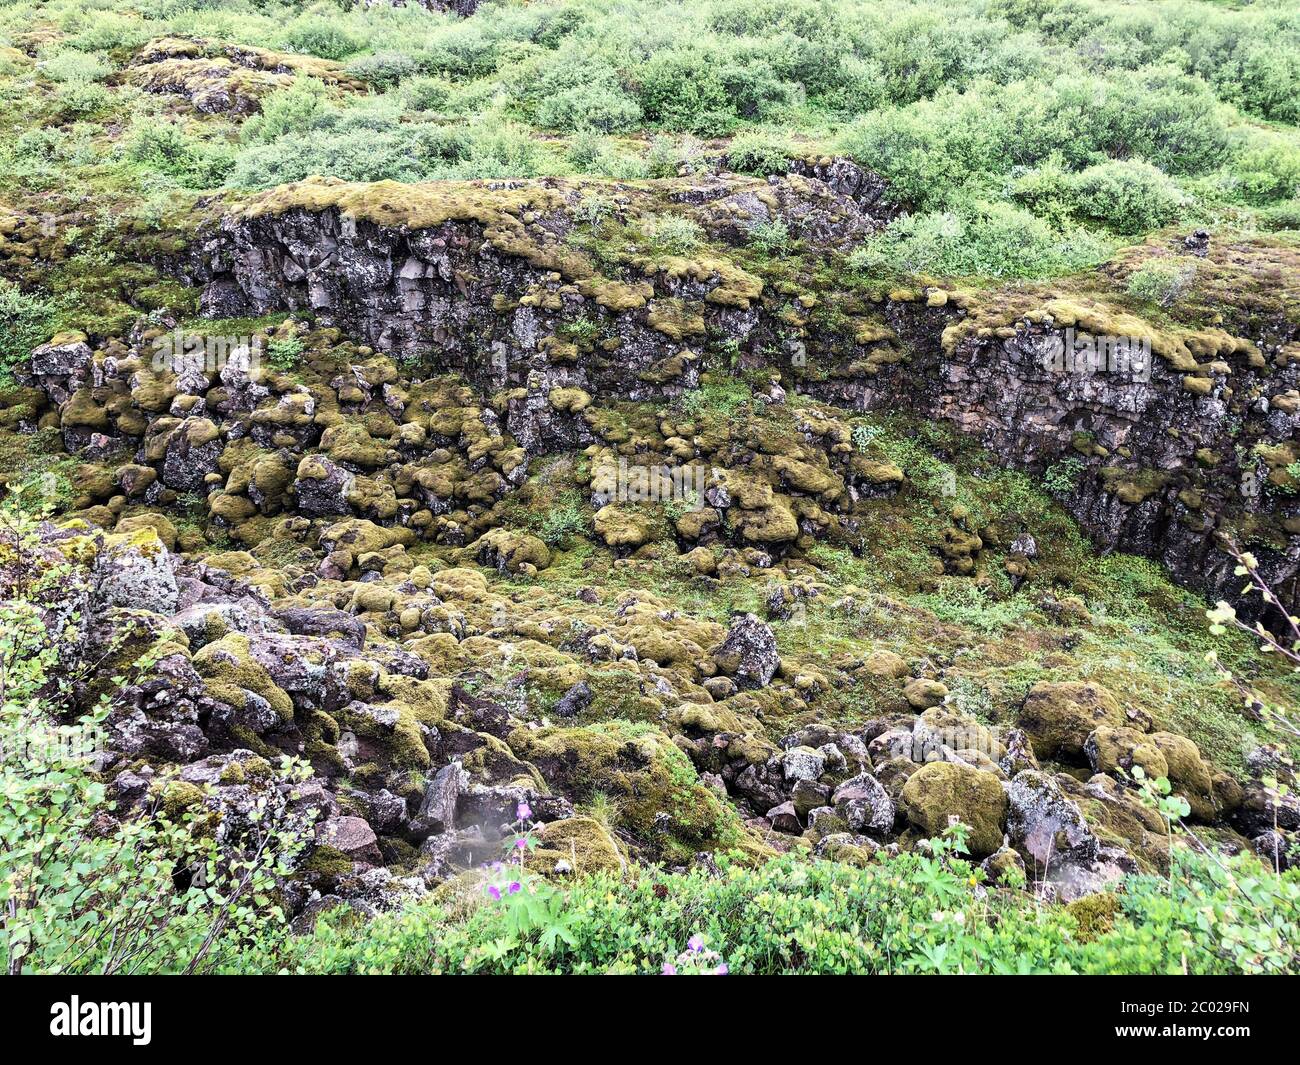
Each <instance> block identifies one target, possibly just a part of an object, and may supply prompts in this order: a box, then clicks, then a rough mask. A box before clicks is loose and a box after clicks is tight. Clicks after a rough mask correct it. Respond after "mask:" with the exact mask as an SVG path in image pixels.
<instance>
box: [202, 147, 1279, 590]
mask: <svg viewBox="0 0 1300 1065" xmlns="http://www.w3.org/2000/svg"><path fill="white" fill-rule="evenodd" d="M802 169H803V173H792V174H790V175H787V176H785V177H776V178H771V179H769V180H768V181H767V182H762V181H758V180H756V179H746V178H739V177H734V176H722V177H708V178H701V179H692V180H686V181H678V182H672V183H667V185H666V187H665V188H662V189H656V190H654V191H653V193H650V192H647V190H646V189H645V188H643V187H635V188H633V187H629V188H621V187H617V186H615V187H612V188H611V187H609V186H603V187H602V188H601V189H600V190H599V191H598V192H594V193H593V191H592V190H591V189H590V188H584V187H582V186H581V185H576V184H572V183H565V182H560V181H543V182H529V183H502V184H500V185H496V186H473V187H472V188H473V190H474V192H473V195H472V196H468V197H467V196H464V195H462V196H460V197H459V198H458V199H457V198H456V194H454V193H453V194H452V197H451V199H452V200H454V201H455V202H454V204H453V203H451V202H449V201H448V200H440V199H438V198H436V196H435V194H434V193H433V192H432V191H430V192H429V193H427V194H423V193H420V192H419V188H418V187H415V191H414V192H412V187H401V186H393V187H391V188H385V187H384V186H383V185H379V186H345V185H337V184H333V185H331V184H316V185H313V184H308V185H304V186H299V187H296V188H294V187H290V189H289V190H287V191H285V190H281V191H279V192H277V193H273V194H269V195H268V196H266V197H264V198H263V199H262V200H260V201H254V203H253V204H251V205H249V206H248V207H246V208H244V209H243V210H242V211H239V212H236V213H234V214H231V215H230V216H228V217H227V218H226V219H225V220H224V221H223V222H222V224H221V226H220V229H219V231H218V232H216V233H214V234H212V235H210V237H209V238H208V239H206V240H205V241H204V242H203V243H202V244H201V246H200V247H199V248H198V249H197V251H196V253H195V257H194V260H193V262H192V264H191V267H190V269H191V272H192V276H193V277H195V278H196V279H198V280H200V281H201V282H202V283H203V285H204V295H203V307H204V310H205V311H206V313H208V314H210V315H213V316H217V317H233V316H237V315H245V314H263V313H266V312H270V311H276V310H310V311H312V312H314V313H315V314H317V315H318V316H319V318H320V320H322V321H324V322H327V323H329V324H332V325H335V326H337V327H338V328H339V329H341V330H342V332H343V333H344V334H345V335H348V336H350V337H354V338H356V339H358V340H361V341H364V342H365V343H366V344H369V345H371V346H373V347H374V348H376V349H377V350H378V351H380V352H384V353H389V354H391V355H393V356H395V357H397V358H398V359H399V360H402V365H403V367H404V370H403V372H407V371H408V370H409V372H410V373H411V374H412V375H413V376H414V375H423V374H427V373H442V372H455V373H458V374H462V375H463V376H464V377H465V378H466V379H467V380H468V381H470V382H471V383H472V384H473V385H475V386H476V387H477V388H479V389H481V390H482V391H484V392H493V391H501V390H505V394H506V396H507V397H508V401H507V409H506V414H505V419H504V425H505V428H506V429H507V430H508V431H509V432H510V433H511V434H512V436H513V437H514V438H515V440H517V441H518V442H519V444H520V445H521V446H523V447H524V448H525V449H526V450H527V451H528V452H529V453H530V454H535V453H539V452H542V451H545V450H548V449H555V448H558V447H569V446H575V445H579V444H584V443H587V442H589V437H588V436H584V432H583V427H582V424H581V420H580V419H576V418H574V417H573V416H572V414H573V412H571V411H566V410H563V409H557V408H556V407H555V406H554V405H553V404H551V403H548V402H547V397H548V396H550V395H551V394H552V393H553V392H555V391H556V390H557V389H573V390H577V391H579V392H583V393H587V394H591V395H598V396H601V397H612V398H622V399H630V400H661V399H670V398H672V397H675V396H679V395H680V394H681V393H682V392H683V391H685V390H688V389H692V388H694V387H696V386H697V385H698V383H699V373H700V369H701V367H702V366H703V365H705V364H707V363H709V362H713V363H714V364H716V363H717V361H718V357H719V353H722V355H723V357H725V358H726V359H727V360H730V362H731V363H732V364H733V365H734V366H735V367H737V368H753V367H760V366H770V367H772V368H773V369H775V370H779V371H780V374H781V384H782V386H783V387H784V388H785V389H788V390H792V391H798V392H801V393H804V394H807V395H809V396H812V397H815V398H818V399H822V400H826V401H829V402H832V403H836V404H839V405H841V406H845V407H850V408H854V409H858V410H884V411H892V410H898V409H907V410H911V411H914V412H916V413H917V414H919V415H922V416H924V417H927V418H938V419H945V420H948V421H950V422H952V423H953V424H954V425H956V426H957V427H958V428H960V429H961V430H962V431H963V432H965V433H969V434H973V435H974V436H976V437H977V438H978V439H979V440H980V442H981V443H982V444H983V445H984V446H986V447H988V448H989V449H990V450H992V451H993V452H994V453H996V455H997V456H999V458H1000V459H1001V460H1003V461H1004V462H1005V463H1008V464H1014V465H1016V466H1019V467H1024V468H1026V469H1030V470H1033V471H1035V472H1039V473H1041V472H1043V471H1045V470H1047V469H1049V468H1050V469H1053V470H1054V471H1055V475H1054V478H1053V482H1052V483H1053V484H1055V485H1056V486H1057V487H1058V489H1059V492H1060V495H1061V496H1062V497H1063V498H1064V500H1065V501H1066V503H1067V505H1068V507H1069V509H1070V510H1071V512H1072V513H1073V514H1074V515H1075V516H1076V517H1077V518H1078V520H1079V521H1080V523H1081V524H1082V525H1083V526H1084V528H1085V529H1086V530H1087V531H1088V533H1089V534H1090V535H1092V536H1093V537H1094V538H1095V539H1096V540H1097V542H1098V543H1100V544H1102V545H1104V546H1105V547H1107V548H1114V549H1120V550H1125V551H1131V552H1136V553H1141V554H1144V555H1148V556H1150V557H1153V558H1156V559H1159V560H1160V561H1161V562H1162V563H1163V564H1164V565H1165V566H1167V567H1168V568H1169V570H1170V571H1171V572H1172V573H1173V574H1174V575H1175V576H1176V577H1177V579H1178V580H1179V581H1181V582H1183V583H1186V584H1188V585H1191V586H1193V587H1197V588H1201V589H1204V590H1207V591H1209V592H1210V593H1211V594H1213V595H1216V596H1218V595H1224V596H1228V597H1231V594H1232V593H1233V592H1234V591H1235V588H1234V579H1233V578H1232V575H1231V569H1232V564H1231V560H1230V559H1229V558H1228V557H1227V556H1226V555H1225V554H1224V553H1223V552H1222V551H1220V550H1219V549H1218V548H1217V547H1216V535H1217V534H1220V533H1222V534H1224V535H1227V536H1230V537H1232V538H1233V539H1234V540H1235V541H1237V542H1238V543H1240V544H1241V545H1242V546H1243V547H1249V548H1250V549H1252V550H1254V551H1256V553H1257V554H1259V555H1260V557H1261V558H1262V559H1263V560H1264V568H1265V571H1266V572H1267V574H1268V576H1269V578H1270V579H1271V580H1272V581H1273V582H1274V584H1275V585H1278V586H1280V587H1281V589H1282V591H1283V593H1284V595H1286V597H1287V598H1288V600H1291V601H1293V600H1294V591H1295V589H1294V582H1295V578H1296V573H1297V570H1298V568H1300V539H1298V538H1297V536H1296V534H1297V533H1300V505H1298V503H1297V500H1296V497H1295V495H1294V492H1295V490H1296V488H1297V487H1300V480H1297V478H1296V476H1295V467H1294V466H1293V464H1294V463H1295V461H1296V459H1297V458H1300V445H1297V443H1296V441H1295V430H1296V428H1297V423H1298V421H1300V396H1298V395H1297V392H1296V386H1297V383H1298V382H1297V372H1296V369H1295V366H1294V363H1293V359H1294V357H1295V354H1296V351H1297V348H1296V341H1297V337H1300V330H1298V329H1297V327H1296V326H1295V325H1294V323H1293V322H1291V321H1290V320H1289V319H1288V317H1287V316H1286V315H1279V314H1271V315H1270V314H1260V313H1246V314H1242V315H1234V312H1233V310H1232V309H1231V308H1229V309H1228V310H1227V312H1226V317H1227V319H1228V321H1229V323H1230V325H1235V326H1236V330H1235V331H1234V332H1228V331H1226V329H1225V328H1219V327H1215V328H1210V329H1203V330H1198V331H1192V330H1182V331H1178V330H1173V331H1166V332H1159V331H1156V330H1154V329H1153V328H1152V327H1151V326H1150V325H1148V324H1147V323H1146V322H1145V321H1143V320H1142V319H1139V318H1136V317H1134V316H1133V315H1131V314H1127V313H1125V312H1116V311H1114V309H1113V308H1111V307H1109V306H1108V305H1106V304H1104V303H1102V302H1099V301H1097V300H1092V299H1088V300H1084V301H1082V302H1079V301H1073V300H1069V299H1063V298H1052V296H1053V294H1052V293H1046V294H1044V295H1043V296H1041V297H1040V298H1037V299H1036V300H1031V301H1029V302H1026V301H1024V300H1021V301H1020V302H1019V303H1016V302H1015V301H1014V300H1010V301H1008V303H1007V306H1006V307H1005V308H1002V309H1001V312H1000V315H991V314H990V313H989V310H988V308H987V306H982V305H980V304H979V301H978V300H977V299H972V298H971V297H969V296H968V295H963V294H961V293H947V292H943V291H940V290H938V289H936V288H933V287H931V288H927V289H924V290H922V291H911V292H899V291H895V292H891V293H888V295H885V294H883V293H877V294H875V298H874V299H872V298H869V297H867V296H863V295H862V294H861V293H860V292H856V291H854V290H853V284H852V282H851V281H849V280H847V279H845V277H844V272H843V271H842V270H841V271H840V275H839V276H837V275H836V271H835V269H833V268H832V269H827V270H824V271H823V272H822V274H823V276H822V277H821V278H820V279H819V280H818V281H816V282H812V283H810V282H809V280H808V277H807V275H806V274H805V275H800V277H799V280H798V282H797V283H790V282H789V281H788V280H786V279H785V278H783V277H782V276H781V275H780V274H777V275H776V276H773V275H771V274H770V273H768V274H766V275H765V272H764V270H763V269H762V268H761V267H759V266H756V265H755V264H754V262H753V259H752V257H751V256H749V255H747V254H746V252H747V250H748V249H749V248H751V247H752V244H753V241H754V237H755V233H756V232H762V231H764V230H770V229H771V228H772V227H781V228H783V229H784V230H785V231H787V232H791V233H798V234H799V235H800V237H801V240H802V243H803V245H804V246H805V248H811V249H813V255H814V258H822V259H823V260H824V264H825V265H827V266H828V267H829V266H833V263H834V261H835V260H836V257H837V256H838V255H839V253H840V252H842V251H843V250H845V249H846V248H849V247H851V246H852V245H853V244H854V242H855V241H856V240H858V239H859V238H860V237H861V236H862V235H863V234H865V233H868V232H871V231H872V230H874V229H875V228H877V227H878V226H879V225H881V224H882V223H883V221H884V220H885V218H887V217H888V214H889V211H890V210H891V208H889V207H888V205H887V201H886V200H885V198H884V194H883V191H882V188H881V186H880V184H879V182H878V180H873V179H872V177H871V175H869V174H867V173H865V172H863V171H861V170H860V169H858V168H856V167H853V166H852V165H851V164H846V163H843V162H842V161H822V162H821V163H819V164H809V165H805V166H804V167H803V168H802ZM441 195H443V196H446V193H445V192H444V193H442V194H441ZM651 196H653V197H654V198H655V199H654V201H653V202H652V203H651V204H650V206H649V207H647V200H648V198H649V197H651ZM593 203H595V204H596V206H595V207H593V206H592V204H593ZM660 209H662V210H669V209H671V210H672V211H675V212H682V213H685V214H686V215H687V216H688V217H690V218H692V219H694V220H696V224H697V226H698V229H699V232H700V233H702V234H703V235H705V236H706V237H707V238H708V239H709V247H711V248H714V249H717V248H722V249H724V250H723V251H721V252H718V251H711V252H708V253H705V252H702V251H700V250H699V248H698V247H693V248H685V247H683V248H677V247H672V246H671V245H669V246H668V247H666V248H660V249H659V250H658V251H657V252H656V251H647V250H646V249H645V247H644V246H641V245H638V243H637V242H638V241H644V239H645V237H646V231H645V229H644V228H642V229H640V230H637V226H638V225H639V223H638V221H637V220H638V218H645V217H646V214H647V211H649V212H650V217H651V218H652V219H653V218H654V217H655V215H654V214H653V212H654V211H655V210H660ZM597 212H603V213H604V214H605V215H606V216H607V217H608V219H609V221H605V220H604V219H601V220H599V221H598V222H597V223H596V228H597V229H599V228H600V227H602V226H604V227H605V228H606V229H608V228H609V227H611V226H612V227H613V230H614V236H613V237H612V238H610V239H608V240H606V241H605V245H606V246H602V247H596V248H595V249H593V248H592V246H591V244H590V241H587V240H584V234H586V233H587V232H588V231H589V230H590V229H592V226H590V225H588V224H585V221H584V220H586V219H590V218H592V217H595V215H596V213H597ZM629 234H631V235H630V236H629ZM655 236H656V235H655V233H654V232H653V231H651V232H650V233H649V238H650V239H651V240H652V241H653V239H654V238H655ZM619 241H625V243H624V244H623V245H622V246H620V245H619ZM611 244H612V245H613V247H610V246H608V245H611ZM841 285H842V286H843V289H842V290H840V291H837V286H841ZM823 312H827V313H823ZM1234 317H1237V318H1239V319H1240V320H1239V321H1236V322H1233V318H1234ZM1099 334H1105V335H1115V334H1118V335H1121V336H1123V337H1125V338H1129V337H1131V338H1132V344H1133V345H1134V356H1135V358H1134V360H1132V362H1131V364H1130V363H1124V359H1123V357H1122V355H1121V357H1120V358H1119V359H1118V360H1117V359H1116V358H1115V357H1114V354H1113V353H1112V355H1111V356H1110V358H1109V361H1107V355H1106V351H1105V349H1104V348H1103V349H1102V353H1101V356H1100V366H1099V367H1093V368H1089V366H1088V364H1087V363H1086V362H1085V359H1084V354H1083V352H1084V351H1086V347H1085V340H1082V339H1079V338H1087V337H1088V336H1095V335H1099ZM1067 345H1068V346H1070V347H1074V346H1076V345H1077V346H1078V347H1079V348H1080V349H1081V353H1080V354H1078V355H1077V356H1076V357H1075V358H1074V359H1073V360H1071V359H1069V357H1068V356H1065V357H1063V355H1062V352H1063V351H1065V349H1066V347H1067Z"/></svg>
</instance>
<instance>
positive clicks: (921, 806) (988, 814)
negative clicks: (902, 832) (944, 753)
mask: <svg viewBox="0 0 1300 1065" xmlns="http://www.w3.org/2000/svg"><path fill="white" fill-rule="evenodd" d="M902 809H903V812H904V813H905V814H906V815H907V819H908V821H909V822H911V824H912V825H913V826H914V827H915V828H916V829H918V830H919V831H920V832H921V833H922V834H923V835H924V836H925V837H926V838H931V837H935V836H941V835H943V832H944V830H945V829H946V828H947V827H948V822H949V819H950V818H954V817H955V818H956V819H957V820H959V821H961V823H962V824H964V825H966V826H967V827H969V829H970V835H969V837H968V839H967V846H968V847H969V848H970V853H971V855H972V856H973V857H976V858H984V857H987V856H988V855H990V854H992V853H994V852H995V851H996V850H998V848H1000V847H1001V846H1002V836H1003V826H1004V825H1005V823H1006V817H1007V794H1006V792H1005V791H1003V789H1002V784H1001V782H1000V781H999V780H998V778H997V777H996V776H994V775H993V774H992V773H985V772H983V771H982V770H979V769H974V768H972V767H970V766H966V765H958V764H956V763H955V762H930V763H929V764H928V765H923V766H922V767H921V768H920V769H918V770H917V771H916V772H915V773H913V774H912V775H911V776H910V777H909V778H908V780H907V783H906V784H904V785H903V792H902Z"/></svg>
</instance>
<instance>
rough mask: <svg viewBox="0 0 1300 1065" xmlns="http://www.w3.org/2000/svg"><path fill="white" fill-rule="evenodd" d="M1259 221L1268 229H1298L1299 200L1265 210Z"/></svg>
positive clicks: (1299, 222) (1299, 218)
mask: <svg viewBox="0 0 1300 1065" xmlns="http://www.w3.org/2000/svg"><path fill="white" fill-rule="evenodd" d="M1260 220H1261V221H1262V222H1263V223H1264V225H1265V226H1266V227H1267V228H1268V229H1300V199H1298V200H1288V201H1287V202H1286V203H1279V204H1275V205H1274V206H1272V207H1269V208H1266V209H1265V210H1264V211H1262V212H1261V213H1260Z"/></svg>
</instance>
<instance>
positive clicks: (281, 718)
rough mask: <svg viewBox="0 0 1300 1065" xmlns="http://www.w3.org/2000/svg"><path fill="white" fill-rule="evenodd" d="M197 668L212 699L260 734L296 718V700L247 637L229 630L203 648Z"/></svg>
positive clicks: (237, 722) (240, 723)
mask: <svg viewBox="0 0 1300 1065" xmlns="http://www.w3.org/2000/svg"><path fill="white" fill-rule="evenodd" d="M194 668H195V670H197V671H198V674H199V676H200V677H202V678H203V686H204V688H205V690H206V692H207V694H208V696H209V698H211V699H212V700H213V701H215V702H218V703H221V704H223V705H225V706H228V707H230V708H231V709H232V710H233V711H234V720H235V723H236V724H237V725H240V726H243V727H247V728H251V729H252V730H253V731H254V732H255V733H258V734H260V733H262V732H267V731H270V730H272V729H274V728H276V727H278V726H282V725H285V724H287V723H288V722H290V721H292V720H293V700H292V699H290V697H289V694H288V693H287V692H285V691H284V690H283V689H282V688H280V687H279V685H277V684H276V683H275V681H274V680H273V679H272V678H271V674H270V673H268V672H267V671H266V669H265V668H264V667H263V666H262V665H261V663H259V662H258V661H257V660H256V659H255V658H254V657H253V654H252V652H251V650H250V649H249V644H248V637H247V636H243V635H241V634H239V633H229V634H227V635H225V636H223V637H222V638H221V639H219V640H214V641H213V642H212V643H210V644H207V645H206V646H204V647H202V648H200V649H199V651H198V653H197V654H195V656H194Z"/></svg>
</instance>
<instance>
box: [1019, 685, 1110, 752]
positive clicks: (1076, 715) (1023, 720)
mask: <svg viewBox="0 0 1300 1065" xmlns="http://www.w3.org/2000/svg"><path fill="white" fill-rule="evenodd" d="M1127 723H1128V720H1127V718H1126V717H1125V714H1124V710H1123V708H1122V707H1121V706H1120V705H1119V702H1118V701H1117V700H1116V699H1115V697H1114V696H1113V695H1112V694H1111V693H1110V692H1109V691H1107V690H1106V689H1105V688H1103V687H1102V686H1101V685H1100V684H1093V683H1090V682H1083V681H1063V682H1053V681H1039V682H1038V683H1037V684H1035V685H1034V686H1033V687H1032V688H1031V689H1030V690H1029V694H1028V695H1027V696H1026V697H1025V702H1024V705H1023V706H1022V707H1021V710H1020V718H1019V722H1018V724H1019V726H1020V727H1021V728H1022V729H1024V730H1025V732H1026V733H1027V734H1028V736H1029V738H1030V740H1031V741H1032V742H1033V748H1034V753H1035V754H1037V755H1038V757H1040V758H1061V759H1064V760H1066V761H1071V762H1076V763H1078V762H1082V761H1083V760H1084V751H1083V745H1084V744H1085V743H1087V741H1088V737H1089V736H1091V735H1092V733H1093V732H1094V731H1095V730H1096V729H1097V728H1099V727H1101V726H1103V725H1106V726H1110V727H1111V728H1122V727H1124V726H1125V725H1126V724H1127Z"/></svg>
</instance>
